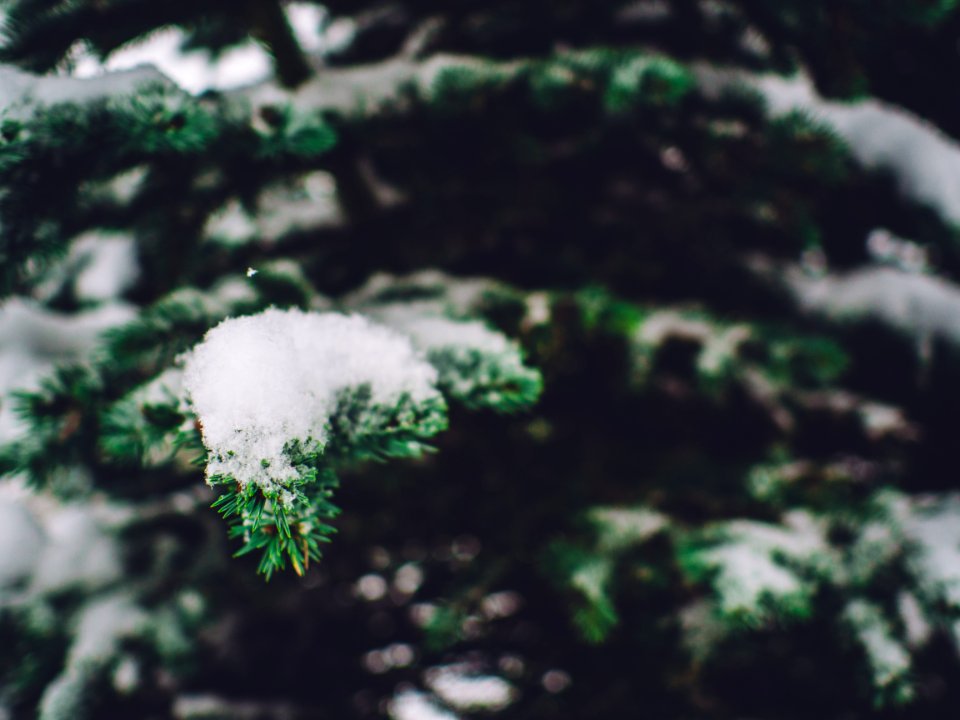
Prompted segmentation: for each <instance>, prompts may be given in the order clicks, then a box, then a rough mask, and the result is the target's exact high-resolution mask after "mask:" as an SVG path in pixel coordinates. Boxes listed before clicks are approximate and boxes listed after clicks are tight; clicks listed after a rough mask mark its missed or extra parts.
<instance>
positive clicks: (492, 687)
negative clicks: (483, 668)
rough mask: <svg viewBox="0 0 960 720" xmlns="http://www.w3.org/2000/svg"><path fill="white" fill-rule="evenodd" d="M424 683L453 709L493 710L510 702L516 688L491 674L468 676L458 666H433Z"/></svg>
mask: <svg viewBox="0 0 960 720" xmlns="http://www.w3.org/2000/svg"><path fill="white" fill-rule="evenodd" d="M426 683H427V686H428V687H429V688H430V689H431V690H433V692H434V693H436V695H437V697H439V698H440V699H441V700H443V701H444V702H445V703H446V704H447V705H449V706H450V707H452V708H454V709H455V710H462V711H465V712H471V711H472V712H476V711H485V712H497V711H499V710H503V709H504V708H505V707H507V706H508V705H510V703H512V702H513V701H514V700H515V699H516V696H517V691H516V688H514V687H513V685H511V684H510V683H508V682H507V681H506V680H504V679H503V678H500V677H496V676H495V675H471V674H467V673H464V672H463V669H462V668H458V667H456V666H447V667H439V668H433V669H432V670H430V671H429V672H428V673H427V678H426Z"/></svg>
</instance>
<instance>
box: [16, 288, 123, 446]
mask: <svg viewBox="0 0 960 720" xmlns="http://www.w3.org/2000/svg"><path fill="white" fill-rule="evenodd" d="M134 315H135V312H134V309H133V308H132V306H129V305H125V304H119V303H115V304H108V305H102V306H100V307H98V308H96V309H94V310H89V311H86V312H81V313H76V314H72V315H68V314H64V313H57V312H54V311H52V310H47V309H46V308H43V307H42V306H40V305H38V304H37V303H34V302H33V301H31V300H28V299H25V298H20V297H13V298H9V299H7V300H6V301H5V302H3V303H2V304H0V441H10V440H13V439H14V438H15V437H16V436H17V435H19V434H20V433H21V432H22V431H23V423H22V421H21V420H20V419H19V418H18V417H17V416H16V414H15V413H14V412H13V410H12V408H11V402H10V396H9V393H10V391H12V390H17V389H35V388H36V387H37V383H38V382H39V380H40V379H41V378H42V377H43V376H44V375H45V374H46V373H47V372H48V371H49V370H51V369H52V368H53V367H54V365H56V364H57V363H58V362H69V361H78V360H82V359H84V358H86V357H88V356H89V355H90V353H91V352H93V350H94V349H95V348H96V347H97V343H98V339H99V337H100V335H101V334H102V333H103V332H104V331H105V330H107V329H109V328H112V327H116V326H118V325H121V324H123V323H125V322H128V321H129V320H132V319H133V317H134Z"/></svg>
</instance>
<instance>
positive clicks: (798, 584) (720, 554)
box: [698, 511, 829, 620]
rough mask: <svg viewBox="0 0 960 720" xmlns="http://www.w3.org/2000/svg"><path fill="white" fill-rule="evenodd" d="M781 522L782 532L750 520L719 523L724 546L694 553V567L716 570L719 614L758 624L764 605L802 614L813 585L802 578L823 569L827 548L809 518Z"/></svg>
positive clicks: (791, 516)
mask: <svg viewBox="0 0 960 720" xmlns="http://www.w3.org/2000/svg"><path fill="white" fill-rule="evenodd" d="M783 519H784V524H785V526H786V527H783V526H776V525H770V524H767V523H761V522H755V521H751V520H734V521H731V522H727V523H724V524H722V525H720V526H718V527H719V528H720V532H722V534H723V537H724V538H725V541H724V542H722V543H721V544H719V545H716V546H714V547H712V548H708V549H707V550H704V551H702V552H700V553H699V557H698V562H701V563H703V564H705V565H706V566H707V567H711V568H715V569H716V571H717V574H716V577H715V579H714V581H713V584H714V589H715V591H716V595H717V601H718V603H719V606H718V607H719V609H720V612H721V613H722V614H723V615H725V616H729V617H744V618H747V619H752V620H762V619H764V618H765V616H766V614H767V612H766V610H765V607H764V603H765V601H772V602H773V603H775V606H776V607H779V608H781V609H783V610H789V611H793V612H802V611H804V610H805V609H806V607H807V605H808V603H809V600H810V597H811V595H812V593H813V589H814V586H813V584H812V583H811V582H810V581H809V580H808V579H807V578H806V577H805V575H806V574H808V573H809V572H810V571H814V570H824V569H825V568H824V567H823V566H824V565H825V564H826V563H829V558H827V560H826V561H824V558H825V557H827V555H828V553H829V547H828V546H827V544H826V542H825V540H824V538H823V531H822V528H821V526H820V525H819V523H818V522H817V521H816V519H815V518H813V517H812V516H810V515H809V514H808V513H805V512H803V511H793V512H790V513H787V514H786V515H785V516H784V518H783ZM785 561H786V562H787V563H789V566H788V565H786V564H784V562H785ZM799 569H802V570H803V571H804V575H800V574H798V572H797V571H798V570H799Z"/></svg>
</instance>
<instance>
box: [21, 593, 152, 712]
mask: <svg viewBox="0 0 960 720" xmlns="http://www.w3.org/2000/svg"><path fill="white" fill-rule="evenodd" d="M145 624H146V615H145V614H144V612H143V611H142V610H140V609H139V608H137V607H136V606H135V605H134V604H133V603H132V602H131V601H130V599H129V598H127V597H126V596H123V595H112V596H107V597H105V598H101V599H98V600H94V601H93V602H91V603H90V604H88V605H87V606H86V607H85V608H84V609H83V610H82V611H81V613H80V616H79V621H78V623H77V628H76V633H75V636H74V640H73V643H72V644H71V646H70V650H69V651H68V653H67V660H66V665H65V667H64V670H63V672H62V673H61V674H60V675H59V676H58V677H57V678H56V679H55V680H54V681H53V682H52V683H50V685H48V686H47V689H46V691H45V692H44V694H43V697H42V698H41V700H40V713H39V717H40V720H61V719H62V720H72V719H73V718H77V717H82V714H81V713H82V707H83V705H84V702H85V699H86V696H87V693H88V691H89V688H90V685H91V683H92V682H93V680H94V678H96V676H97V674H98V673H99V672H100V670H101V669H102V668H103V667H104V666H105V665H107V664H108V663H109V662H110V661H111V660H112V659H113V657H114V656H115V655H116V653H117V650H118V649H119V644H120V641H121V640H122V639H123V638H124V637H126V636H129V635H131V634H133V633H135V632H137V631H138V630H139V629H141V628H142V627H144V625H145Z"/></svg>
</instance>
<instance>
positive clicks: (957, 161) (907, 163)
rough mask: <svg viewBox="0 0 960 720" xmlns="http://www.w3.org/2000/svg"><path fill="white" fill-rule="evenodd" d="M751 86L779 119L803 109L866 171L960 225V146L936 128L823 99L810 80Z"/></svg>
mask: <svg viewBox="0 0 960 720" xmlns="http://www.w3.org/2000/svg"><path fill="white" fill-rule="evenodd" d="M748 83H749V84H752V85H753V86H754V87H756V88H757V89H758V90H760V92H761V93H762V94H763V95H764V96H765V97H766V100H767V104H768V107H769V108H770V111H771V112H772V113H773V114H774V115H783V114H786V113H789V112H791V111H795V110H801V111H804V112H807V113H809V114H810V115H811V116H812V117H814V118H816V119H819V120H822V121H824V122H826V123H827V124H828V125H830V126H831V127H833V128H834V130H836V132H837V134H838V135H839V136H840V137H841V138H842V139H843V140H844V141H845V142H846V143H847V145H848V146H849V148H850V151H851V153H852V154H853V156H854V157H855V158H856V159H857V160H858V161H859V162H860V163H861V164H862V165H863V166H864V167H867V168H873V169H879V170H888V171H890V172H891V173H892V174H893V175H894V177H895V178H896V180H897V183H898V185H899V189H900V192H901V193H903V194H904V195H905V196H906V197H909V198H910V199H912V200H914V201H915V202H919V203H922V204H924V205H927V206H929V207H931V208H933V209H934V210H936V211H937V212H938V213H939V214H940V216H941V217H942V218H943V219H944V220H946V221H948V222H950V223H952V224H955V225H960V145H958V144H957V143H956V142H955V141H953V140H951V139H950V138H949V137H947V136H946V135H945V134H944V133H942V132H941V131H940V130H938V129H937V128H936V127H934V126H933V125H931V124H930V123H928V122H925V121H924V120H922V119H921V118H918V117H917V116H915V115H912V114H911V113H909V112H907V111H905V110H903V109H901V108H898V107H896V106H893V105H888V104H886V103H882V102H879V101H877V100H872V99H871V100H863V101H858V102H853V103H843V102H835V101H830V100H824V99H823V98H821V97H820V96H819V95H818V94H817V92H816V90H815V89H814V86H813V82H812V81H811V80H810V78H809V77H807V76H805V75H798V76H796V77H794V78H784V77H781V76H778V75H763V76H760V77H756V78H753V79H752V80H749V81H748Z"/></svg>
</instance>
